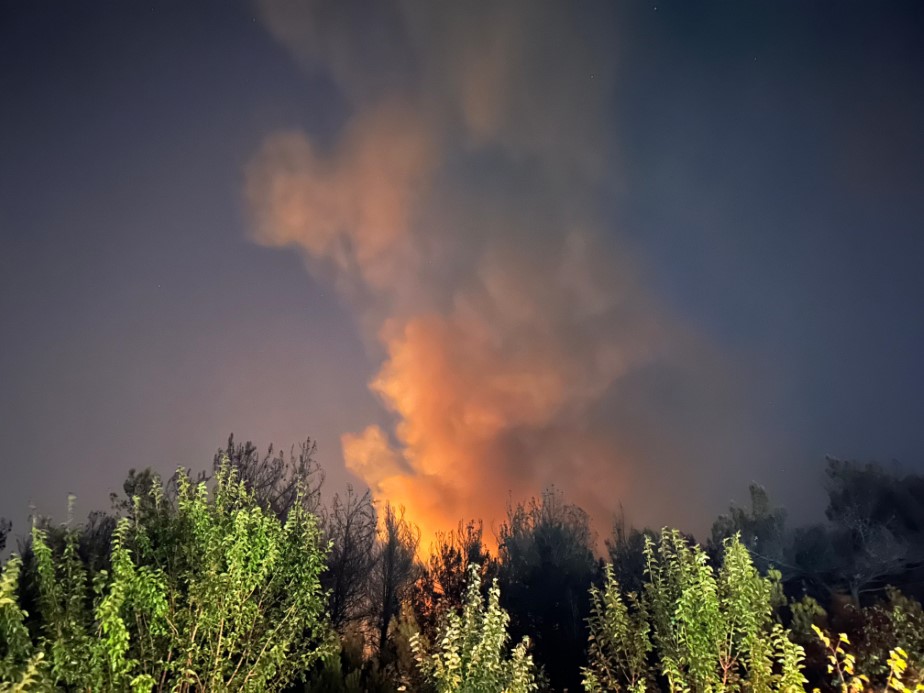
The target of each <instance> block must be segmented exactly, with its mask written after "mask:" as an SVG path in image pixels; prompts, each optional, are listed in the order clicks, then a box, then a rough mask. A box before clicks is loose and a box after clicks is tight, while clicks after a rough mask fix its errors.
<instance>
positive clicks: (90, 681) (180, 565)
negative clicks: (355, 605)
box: [0, 465, 332, 691]
mask: <svg viewBox="0 0 924 693" xmlns="http://www.w3.org/2000/svg"><path fill="white" fill-rule="evenodd" d="M177 479H178V481H177V497H176V502H175V504H174V503H169V502H168V501H167V500H166V499H165V498H164V496H163V491H162V487H161V485H160V483H159V482H158V483H156V484H152V485H151V487H150V492H149V493H150V496H149V498H147V499H142V498H136V500H135V502H134V510H135V512H133V514H132V517H131V518H124V519H122V520H120V521H119V523H118V525H117V526H116V529H115V532H114V535H113V540H112V551H111V566H112V568H111V570H102V571H99V572H97V573H95V574H93V575H91V574H89V571H88V570H87V569H86V568H85V566H84V564H83V562H82V561H81V560H80V558H79V556H78V553H77V532H75V531H72V530H70V531H68V533H67V537H66V539H65V543H64V548H63V550H62V551H60V552H55V551H53V550H52V548H51V547H50V545H49V544H48V542H47V541H46V537H45V534H44V532H43V531H42V530H41V529H38V528H36V529H34V531H33V538H32V541H33V551H34V553H35V565H36V573H37V574H36V577H37V582H38V595H39V600H38V602H39V603H38V611H39V613H38V622H39V624H40V627H39V632H40V636H39V638H38V640H37V642H36V643H34V644H33V643H32V642H31V640H28V641H27V640H25V639H24V634H23V628H22V627H20V625H17V623H19V624H21V623H22V617H21V616H20V617H17V615H16V613H15V609H16V608H18V607H16V606H15V599H14V597H13V589H14V588H13V585H14V583H15V573H16V572H17V570H18V563H17V559H11V561H10V562H9V563H8V565H7V567H6V570H5V571H4V579H3V602H2V607H0V608H2V609H3V611H2V614H3V615H2V616H0V618H2V619H3V621H2V626H3V643H2V648H3V651H4V652H5V653H6V654H8V655H9V656H7V657H5V658H4V660H3V666H4V667H6V669H5V671H4V672H3V674H4V678H5V679H7V680H17V679H18V680H22V678H23V677H24V676H26V675H27V674H29V673H30V672H32V674H36V672H38V674H39V675H41V677H42V680H41V681H40V685H41V686H42V687H46V688H47V687H49V686H51V685H53V686H65V687H67V688H69V689H72V690H95V691H102V690H139V691H140V690H145V691H149V690H152V688H156V689H157V690H171V691H187V690H224V691H266V690H280V689H282V688H284V687H285V686H287V685H288V684H289V683H290V682H291V681H292V680H293V679H294V678H295V676H296V675H297V674H299V673H301V672H303V671H304V670H305V669H306V668H307V667H308V666H309V665H311V664H312V663H313V662H314V661H316V660H317V659H318V658H320V657H322V656H324V655H325V654H326V653H327V652H329V651H330V650H331V648H332V639H331V635H330V629H329V627H328V624H327V619H326V616H325V614H324V606H325V599H324V594H323V591H322V589H321V585H320V574H321V571H322V570H323V568H324V556H325V547H324V546H322V544H321V534H320V530H319V528H318V524H317V521H316V519H315V517H314V516H313V515H312V514H310V513H309V512H307V511H306V510H304V508H303V506H302V505H300V504H295V505H294V506H293V509H292V510H291V512H290V513H289V515H288V517H287V519H286V520H285V522H284V523H283V522H281V521H280V520H279V519H277V518H276V516H275V515H273V514H271V513H269V512H267V511H265V510H263V509H261V507H260V506H259V505H258V504H257V503H256V501H255V500H254V497H253V494H252V493H251V492H249V491H248V490H247V489H246V487H245V486H244V484H243V483H241V482H240V481H238V480H237V478H236V474H235V472H234V471H233V470H232V469H231V468H230V467H229V466H227V465H225V466H223V467H222V468H221V469H219V471H218V474H217V475H216V478H215V486H214V491H213V493H209V490H208V488H207V486H206V484H205V483H204V482H201V483H199V484H193V483H192V482H191V481H190V480H189V477H188V476H187V475H186V474H183V473H179V474H178V477H177ZM11 602H12V605H11ZM17 618H19V621H17ZM30 648H31V650H30ZM33 651H34V654H33V653H32V652H33ZM42 658H44V659H45V660H47V664H44V665H43V663H42Z"/></svg>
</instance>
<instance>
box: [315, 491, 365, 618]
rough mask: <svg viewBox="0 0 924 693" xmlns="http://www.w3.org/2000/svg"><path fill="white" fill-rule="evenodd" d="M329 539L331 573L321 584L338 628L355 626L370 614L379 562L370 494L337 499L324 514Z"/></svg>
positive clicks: (328, 567)
mask: <svg viewBox="0 0 924 693" xmlns="http://www.w3.org/2000/svg"><path fill="white" fill-rule="evenodd" d="M321 523H322V526H323V527H324V533H325V535H326V538H327V539H328V540H329V541H331V542H332V544H333V545H332V547H331V551H330V553H329V554H328V556H327V572H325V573H324V574H323V575H322V576H321V582H322V584H323V585H324V587H325V589H327V590H328V591H329V595H330V596H329V604H330V616H331V622H332V623H333V625H334V627H335V628H342V627H343V626H345V625H347V624H350V623H355V622H358V621H360V620H362V619H363V617H364V616H365V615H366V611H367V608H366V606H367V605H366V593H367V583H368V581H369V577H370V573H371V572H372V569H373V567H374V566H375V562H376V558H377V557H376V514H375V508H374V507H373V505H372V498H371V496H370V495H369V492H368V491H366V492H365V493H363V494H362V495H357V494H356V493H355V492H354V491H353V487H352V486H349V487H347V491H346V495H344V496H342V497H341V496H340V495H339V494H338V495H336V496H334V500H333V502H332V503H331V507H330V510H327V511H325V512H323V513H322V515H321Z"/></svg>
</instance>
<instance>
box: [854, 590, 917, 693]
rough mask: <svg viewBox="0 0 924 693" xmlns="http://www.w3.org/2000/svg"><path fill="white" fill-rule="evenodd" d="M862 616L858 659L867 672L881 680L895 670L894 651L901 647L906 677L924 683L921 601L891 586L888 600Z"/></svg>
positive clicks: (907, 680)
mask: <svg viewBox="0 0 924 693" xmlns="http://www.w3.org/2000/svg"><path fill="white" fill-rule="evenodd" d="M862 618H863V620H862V626H861V629H860V633H859V634H858V637H857V661H858V662H859V665H860V667H861V668H862V669H863V671H865V672H866V673H867V674H868V675H869V676H870V678H871V679H872V680H873V681H875V682H880V683H881V682H882V681H884V680H885V679H886V677H888V676H889V673H890V670H891V666H890V659H891V650H892V649H893V648H900V649H901V650H902V652H903V655H902V656H903V659H904V662H905V665H904V667H903V677H904V680H905V681H906V682H909V681H910V682H912V683H914V684H917V683H922V682H924V608H922V607H921V604H920V602H918V601H916V600H914V599H910V598H908V597H907V596H905V595H904V594H902V593H901V592H900V591H899V590H897V589H895V588H894V587H888V588H886V599H885V601H882V602H880V603H877V604H875V605H873V606H870V607H867V608H865V609H863V611H862Z"/></svg>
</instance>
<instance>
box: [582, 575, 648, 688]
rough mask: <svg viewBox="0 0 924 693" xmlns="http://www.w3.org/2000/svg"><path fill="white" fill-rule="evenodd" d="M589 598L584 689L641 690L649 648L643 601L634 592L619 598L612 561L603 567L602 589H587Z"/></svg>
mask: <svg viewBox="0 0 924 693" xmlns="http://www.w3.org/2000/svg"><path fill="white" fill-rule="evenodd" d="M590 600H591V612H590V618H588V619H587V623H588V625H589V627H590V634H589V635H588V645H587V660H588V666H586V667H584V668H583V669H582V670H581V673H582V674H583V675H584V679H583V685H584V689H585V690H586V691H589V692H596V691H617V690H622V689H626V690H629V691H644V690H645V688H646V686H647V683H648V679H649V672H648V653H649V652H650V651H651V648H652V645H651V637H650V630H651V629H650V626H649V625H648V612H647V608H646V605H645V603H644V602H643V601H640V600H639V598H638V595H637V594H636V593H635V592H629V593H628V594H626V596H625V598H623V595H622V593H621V591H620V587H619V583H618V582H617V580H616V576H615V573H614V572H613V566H612V564H610V565H607V566H606V569H605V575H604V584H603V589H602V590H600V589H599V588H598V587H596V586H594V587H592V588H591V590H590Z"/></svg>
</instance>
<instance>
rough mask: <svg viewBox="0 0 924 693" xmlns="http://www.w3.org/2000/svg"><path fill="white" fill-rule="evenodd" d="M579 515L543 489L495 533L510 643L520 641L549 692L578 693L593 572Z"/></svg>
mask: <svg viewBox="0 0 924 693" xmlns="http://www.w3.org/2000/svg"><path fill="white" fill-rule="evenodd" d="M593 545H594V535H593V532H592V531H591V529H590V521H589V518H588V516H587V513H586V512H584V511H583V510H582V509H581V508H579V507H577V506H576V505H570V504H567V503H565V502H564V500H563V498H562V495H561V493H560V492H558V491H556V490H554V489H551V490H548V491H546V492H545V493H543V494H542V497H541V498H540V499H539V500H536V499H535V498H534V499H532V500H531V501H530V502H529V503H526V504H522V503H519V504H517V505H515V506H512V507H510V508H508V511H507V520H506V522H505V523H504V524H503V525H502V526H501V530H500V549H499V553H500V570H499V582H500V586H501V595H502V600H503V606H504V608H506V609H507V610H508V611H509V612H510V618H511V635H512V637H513V640H514V641H517V640H519V639H520V638H521V637H522V636H524V635H528V636H529V637H530V638H531V639H532V640H533V641H534V642H535V652H536V657H537V659H538V661H540V662H542V663H543V664H544V666H545V668H546V674H547V675H548V678H549V682H550V683H551V685H552V687H553V688H554V689H555V690H563V689H565V688H567V689H569V690H580V666H581V665H582V664H583V662H584V659H585V656H584V652H585V648H586V645H587V623H586V619H587V617H588V615H589V613H590V601H589V594H588V590H589V588H590V585H591V584H592V583H593V581H594V579H595V578H596V577H597V576H598V574H599V571H600V566H599V565H598V563H597V561H596V559H595V558H594V554H593Z"/></svg>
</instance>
